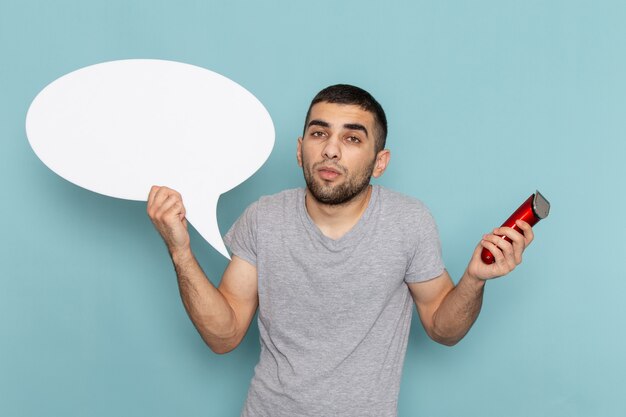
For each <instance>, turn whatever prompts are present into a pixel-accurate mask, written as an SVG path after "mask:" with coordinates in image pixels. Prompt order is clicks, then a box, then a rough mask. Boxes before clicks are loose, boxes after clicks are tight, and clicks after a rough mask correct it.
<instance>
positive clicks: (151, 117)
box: [26, 59, 274, 258]
mask: <svg viewBox="0 0 626 417" xmlns="http://www.w3.org/2000/svg"><path fill="white" fill-rule="evenodd" d="M26 134H27V136H28V140H29V142H30V145H31V147H32V148H33V150H34V151H35V154H36V155H37V156H38V157H39V159H41V160H42V161H43V163H44V164H45V165H47V166H48V167H49V168H50V169H51V170H52V171H54V172H56V173H57V174H58V175H60V176H61V177H63V178H65V179H66V180H68V181H70V182H72V183H74V184H76V185H78V186H80V187H83V188H86V189H88V190H91V191H94V192H97V193H100V194H104V195H107V196H111V197H117V198H123V199H128V200H138V201H146V200H147V197H148V192H149V191H150V187H151V186H152V185H166V186H168V187H170V188H173V189H175V190H177V191H179V192H180V193H181V195H182V196H183V200H184V203H185V207H186V209H187V220H188V221H189V222H190V223H191V224H193V226H194V227H195V228H196V230H198V232H199V233H200V235H201V236H202V237H203V238H204V239H206V240H207V242H209V244H210V245H211V246H213V247H214V248H215V249H216V250H218V251H219V252H220V253H221V254H223V255H224V256H226V257H227V258H228V257H229V256H228V252H227V250H226V247H225V246H224V241H223V240H222V236H221V234H220V232H219V228H218V225H217V201H218V199H219V196H220V195H221V194H223V193H225V192H226V191H228V190H230V189H232V188H234V187H236V186H237V185H238V184H240V183H242V182H243V181H245V180H246V179H247V178H249V177H250V176H252V174H254V172H256V171H257V170H258V169H259V168H260V167H261V166H262V165H263V163H264V162H265V161H266V160H267V158H268V157H269V155H270V153H271V151H272V148H273V146H274V125H273V123H272V119H271V117H270V115H269V113H268V112H267V110H266V109H265V107H264V106H263V105H262V104H261V102H260V101H259V100H258V99H257V98H256V97H254V96H253V95H252V94H251V93H250V92H249V91H247V90H246V89H245V88H243V87H242V86H240V85H239V84H237V83H235V82H234V81H232V80H229V79H228V78H226V77H224V76H222V75H219V74H217V73H215V72H212V71H209V70H207V69H205V68H201V67H197V66H194V65H190V64H185V63H180V62H173V61H164V60H154V59H130V60H120V61H110V62H104V63H101V64H97V65H92V66H89V67H85V68H81V69H79V70H77V71H74V72H71V73H69V74H66V75H64V76H63V77H61V78H59V79H57V80H55V81H53V82H52V83H51V84H49V85H48V86H46V87H45V88H44V89H43V90H42V91H41V92H40V93H39V94H38V95H37V97H35V99H34V100H33V102H32V104H31V106H30V108H29V110H28V114H27V116H26Z"/></svg>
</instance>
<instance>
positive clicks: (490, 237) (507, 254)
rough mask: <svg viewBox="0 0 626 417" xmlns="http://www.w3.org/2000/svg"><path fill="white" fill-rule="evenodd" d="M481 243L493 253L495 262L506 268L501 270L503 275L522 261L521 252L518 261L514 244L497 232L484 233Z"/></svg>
mask: <svg viewBox="0 0 626 417" xmlns="http://www.w3.org/2000/svg"><path fill="white" fill-rule="evenodd" d="M480 244H481V245H482V246H483V247H484V248H487V249H488V250H489V251H490V252H491V253H492V255H493V258H494V260H495V262H494V263H495V264H496V265H497V266H498V267H499V268H500V269H502V268H504V270H502V271H501V274H502V275H504V274H507V273H509V272H510V271H512V270H513V269H514V268H515V267H516V266H517V265H518V264H519V263H520V262H521V254H520V256H519V262H518V256H517V255H516V251H515V248H514V245H513V244H512V243H510V242H508V241H507V240H505V239H504V238H503V237H502V236H498V235H495V234H487V235H484V236H483V240H482V241H481V242H480Z"/></svg>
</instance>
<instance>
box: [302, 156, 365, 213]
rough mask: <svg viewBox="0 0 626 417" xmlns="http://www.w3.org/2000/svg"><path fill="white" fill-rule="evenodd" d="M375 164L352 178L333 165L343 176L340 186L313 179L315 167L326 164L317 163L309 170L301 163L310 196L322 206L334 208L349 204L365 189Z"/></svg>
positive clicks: (341, 168) (339, 167)
mask: <svg viewBox="0 0 626 417" xmlns="http://www.w3.org/2000/svg"><path fill="white" fill-rule="evenodd" d="M375 163H376V160H374V161H372V163H371V164H370V165H369V166H368V167H367V168H366V169H365V170H363V171H362V172H360V173H358V174H356V176H352V175H351V173H350V172H349V171H348V170H347V169H346V168H345V167H341V166H338V165H335V166H336V167H337V169H338V170H339V171H340V172H341V175H343V176H345V180H344V181H343V182H342V183H340V184H332V183H330V182H328V183H326V182H325V181H323V180H316V179H315V176H314V172H315V171H316V169H317V167H319V166H322V165H328V163H323V162H318V163H317V164H313V166H312V167H310V168H309V167H308V165H307V164H306V163H305V161H303V164H302V172H303V174H304V180H305V182H306V186H307V188H308V189H309V191H310V193H311V195H312V196H313V197H314V198H315V199H316V200H317V201H319V202H320V203H322V204H327V205H331V206H336V205H341V204H346V203H349V202H350V201H352V200H353V199H354V198H355V197H356V196H358V195H360V194H361V193H362V192H363V191H365V190H366V189H367V186H368V185H369V183H370V179H371V177H372V173H373V172H374V166H375Z"/></svg>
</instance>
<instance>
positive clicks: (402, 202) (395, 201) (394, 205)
mask: <svg viewBox="0 0 626 417" xmlns="http://www.w3.org/2000/svg"><path fill="white" fill-rule="evenodd" d="M377 188H378V199H379V202H380V204H381V207H382V208H383V209H384V210H389V211H391V212H398V213H404V214H407V211H408V212H409V213H413V214H419V213H422V214H428V215H429V214H430V211H429V210H428V207H427V206H426V204H424V203H423V202H422V201H421V200H418V199H417V198H415V197H411V196H408V195H406V194H402V193H400V192H398V191H394V190H391V189H389V188H385V187H383V186H377Z"/></svg>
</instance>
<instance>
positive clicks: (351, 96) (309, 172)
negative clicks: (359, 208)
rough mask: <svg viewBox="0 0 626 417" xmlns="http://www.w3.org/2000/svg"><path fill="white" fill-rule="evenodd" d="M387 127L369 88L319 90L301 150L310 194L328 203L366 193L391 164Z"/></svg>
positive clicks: (312, 105)
mask: <svg viewBox="0 0 626 417" xmlns="http://www.w3.org/2000/svg"><path fill="white" fill-rule="evenodd" d="M386 131H387V123H386V118H385V113H384V112H383V110H382V107H381V106H380V104H378V102H376V100H374V98H373V97H372V96H371V95H370V94H369V93H367V92H366V91H364V90H362V89H360V88H357V87H353V86H348V85H338V86H331V87H328V88H326V89H324V90H322V91H321V92H320V93H318V94H317V95H316V96H315V98H314V99H313V101H312V103H311V106H310V107H309V111H308V112H307V118H306V123H305V126H304V132H303V134H302V137H301V138H299V139H298V152H297V157H298V164H299V165H300V166H301V167H302V171H303V173H304V179H305V181H306V184H307V188H308V189H309V191H310V193H311V195H312V196H313V197H314V198H315V199H316V200H317V201H319V202H321V203H323V204H327V205H341V204H345V203H348V202H350V201H352V200H353V199H354V198H355V197H357V196H359V195H362V193H363V192H365V191H366V190H367V187H368V185H369V182H370V178H371V177H372V176H373V177H379V176H380V175H382V173H383V172H384V171H385V169H386V167H387V164H388V162H389V151H388V150H386V149H384V143H385V136H386Z"/></svg>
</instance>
